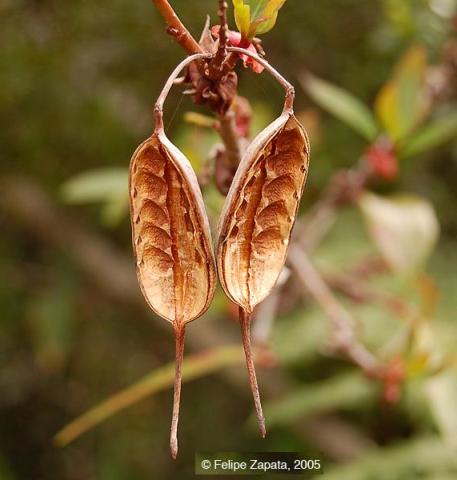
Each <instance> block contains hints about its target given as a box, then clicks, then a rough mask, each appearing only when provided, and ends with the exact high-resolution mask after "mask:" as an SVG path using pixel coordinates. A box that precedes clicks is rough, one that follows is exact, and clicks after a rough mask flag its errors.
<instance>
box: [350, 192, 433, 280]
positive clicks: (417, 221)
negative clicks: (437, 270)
mask: <svg viewBox="0 0 457 480" xmlns="http://www.w3.org/2000/svg"><path fill="white" fill-rule="evenodd" d="M359 206H360V208H361V210H362V213H363V215H364V217H365V219H366V222H367V226H368V231H369V233H370V235H371V238H372V240H373V242H374V244H375V245H376V246H377V248H378V250H379V251H380V253H381V254H382V255H383V257H384V258H385V260H386V262H387V263H388V264H389V265H390V267H391V268H392V270H394V271H396V272H398V273H411V272H414V271H417V270H418V269H419V268H420V267H421V265H422V263H423V262H424V261H425V260H426V259H427V257H428V256H429V255H430V254H431V252H432V250H433V247H434V246H435V243H436V241H437V239H438V233H439V225H438V220H437V218H436V214H435V211H434V209H433V207H432V205H431V204H430V203H429V202H428V201H427V200H425V199H423V198H420V197H417V196H413V195H401V196H400V195H398V196H395V197H391V198H383V197H380V196H378V195H375V194H373V193H368V192H367V193H365V194H364V195H363V196H362V197H361V198H360V200H359Z"/></svg>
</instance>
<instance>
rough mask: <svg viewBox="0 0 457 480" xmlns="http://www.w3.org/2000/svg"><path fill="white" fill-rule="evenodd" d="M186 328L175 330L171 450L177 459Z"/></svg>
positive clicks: (179, 327)
mask: <svg viewBox="0 0 457 480" xmlns="http://www.w3.org/2000/svg"><path fill="white" fill-rule="evenodd" d="M185 334H186V327H185V325H184V324H182V325H178V326H177V327H176V328H175V335H176V366H175V383H174V395H173V415H172V418H171V430H170V450H171V456H172V457H173V458H174V459H176V456H177V455H178V422H179V403H180V399H181V383H182V361H183V357H184V337H185Z"/></svg>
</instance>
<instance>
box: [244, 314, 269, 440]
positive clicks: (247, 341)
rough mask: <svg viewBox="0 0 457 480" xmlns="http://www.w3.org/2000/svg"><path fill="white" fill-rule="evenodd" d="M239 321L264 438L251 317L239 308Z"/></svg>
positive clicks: (256, 409) (263, 418)
mask: <svg viewBox="0 0 457 480" xmlns="http://www.w3.org/2000/svg"><path fill="white" fill-rule="evenodd" d="M239 319H240V327H241V336H242V339H243V348H244V354H245V356H246V366H247V367H248V374H249V383H250V384H251V391H252V396H253V397H254V405H255V411H256V414H257V420H258V422H259V429H260V435H261V436H262V438H265V435H266V434H267V430H266V428H265V417H264V416H263V411H262V404H261V403H260V394H259V386H258V384H257V376H256V374H255V367H254V359H253V357H252V348H251V315H250V314H249V313H248V312H246V311H245V310H243V308H242V307H239Z"/></svg>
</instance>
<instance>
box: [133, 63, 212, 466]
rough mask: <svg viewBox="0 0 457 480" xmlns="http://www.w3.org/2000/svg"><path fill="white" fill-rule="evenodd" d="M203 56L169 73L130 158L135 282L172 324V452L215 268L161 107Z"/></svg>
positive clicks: (188, 176) (187, 173) (192, 181)
mask: <svg viewBox="0 0 457 480" xmlns="http://www.w3.org/2000/svg"><path fill="white" fill-rule="evenodd" d="M205 56H207V55H205V54H198V55H193V56H191V57H188V58H187V59H186V60H184V61H183V62H182V63H181V64H180V65H179V66H178V67H177V68H176V70H175V71H174V72H173V73H172V75H171V76H170V78H169V80H168V82H167V83H166V85H165V87H164V89H163V91H162V93H161V95H160V96H159V99H158V100H157V103H156V107H155V110H154V112H155V121H156V128H155V131H154V133H153V135H152V136H151V137H150V138H148V139H147V140H146V141H145V142H143V143H142V144H141V145H140V146H139V147H138V149H137V150H136V151H135V153H134V154H133V157H132V160H131V163H130V174H129V192H130V213H131V222H132V240H133V248H134V252H135V256H136V265H137V276H138V282H139V284H140V287H141V290H142V292H143V295H144V297H145V299H146V301H147V303H148V304H149V306H150V307H151V308H152V309H153V310H154V311H155V312H156V313H157V314H158V315H160V316H161V317H163V318H164V319H166V320H168V321H169V322H171V323H172V325H173V327H174V331H175V336H176V375H175V388H174V402H173V416H172V426H171V436H170V448H171V452H172V456H173V458H176V455H177V451H178V444H177V425H178V418H179V400H180V392H181V366H182V359H183V352H184V333H185V326H186V324H187V323H188V322H190V321H192V320H195V319H196V318H198V317H200V316H201V315H202V314H203V313H204V312H205V311H206V310H207V308H208V307H209V304H210V302H211V300H212V298H213V295H214V289H215V284H216V270H215V263H214V256H213V252H212V245H211V236H210V228H209V222H208V218H207V215H206V212H205V208H204V205H203V198H202V195H201V191H200V188H199V186H198V182H197V178H196V175H195V173H194V171H193V169H192V167H191V165H190V162H189V161H188V160H187V158H186V157H185V156H184V155H183V154H182V153H181V152H180V151H179V150H178V149H177V148H176V147H175V146H174V145H173V144H172V143H171V142H170V141H169V140H168V138H167V137H166V135H165V132H164V129H163V120H162V106H163V102H164V100H165V98H166V96H167V94H168V92H169V90H170V88H171V86H172V84H173V80H174V79H175V78H176V77H177V75H178V74H179V73H180V71H181V70H182V69H183V68H184V67H185V66H186V65H187V64H189V63H190V62H191V61H194V60H196V59H200V58H204V57H205Z"/></svg>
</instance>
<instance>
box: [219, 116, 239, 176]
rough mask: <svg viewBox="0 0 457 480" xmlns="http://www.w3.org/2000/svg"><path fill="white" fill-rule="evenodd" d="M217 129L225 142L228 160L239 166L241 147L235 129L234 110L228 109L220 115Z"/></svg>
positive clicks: (231, 163)
mask: <svg viewBox="0 0 457 480" xmlns="http://www.w3.org/2000/svg"><path fill="white" fill-rule="evenodd" d="M217 130H218V132H219V135H220V136H221V139H222V141H223V142H224V145H225V153H226V156H227V160H228V162H229V163H230V165H233V166H235V167H237V166H238V164H239V163H240V160H241V148H240V142H239V139H238V135H237V134H236V130H235V114H234V112H233V111H232V110H228V111H227V112H226V113H225V114H224V115H219V127H218V129H217Z"/></svg>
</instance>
